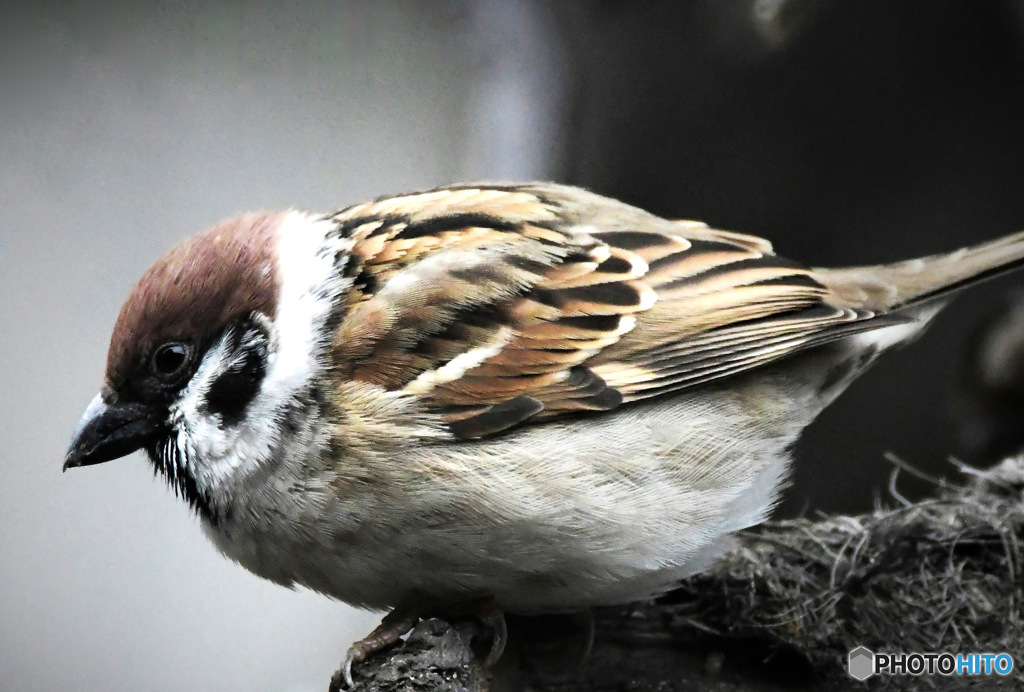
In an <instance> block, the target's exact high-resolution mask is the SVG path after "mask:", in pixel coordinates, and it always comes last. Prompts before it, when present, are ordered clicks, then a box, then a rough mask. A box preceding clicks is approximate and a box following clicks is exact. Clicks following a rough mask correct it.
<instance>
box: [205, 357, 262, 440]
mask: <svg viewBox="0 0 1024 692" xmlns="http://www.w3.org/2000/svg"><path fill="white" fill-rule="evenodd" d="M265 364H266V350H265V349H263V348H258V349H253V350H250V351H248V352H246V353H244V354H239V357H238V360H236V361H235V362H234V363H232V365H231V367H230V368H229V369H228V370H227V371H225V372H224V374H222V375H221V376H220V377H218V378H217V379H216V380H214V381H213V384H212V385H210V389H209V391H207V393H206V407H207V410H208V411H209V412H210V413H216V414H219V415H220V417H221V420H223V421H224V425H226V426H234V425H237V424H238V422H239V421H240V420H241V419H242V416H244V415H245V409H246V408H247V407H248V406H249V403H250V402H251V401H252V400H253V398H254V397H255V396H256V393H257V392H259V391H260V385H261V384H262V382H263V376H264V374H265V373H266V365H265Z"/></svg>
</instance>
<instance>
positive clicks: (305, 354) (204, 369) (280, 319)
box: [172, 211, 351, 487]
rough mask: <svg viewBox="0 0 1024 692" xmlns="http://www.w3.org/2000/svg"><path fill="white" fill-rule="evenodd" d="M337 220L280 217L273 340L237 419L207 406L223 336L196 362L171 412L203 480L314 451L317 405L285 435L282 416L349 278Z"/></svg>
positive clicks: (323, 342)
mask: <svg viewBox="0 0 1024 692" xmlns="http://www.w3.org/2000/svg"><path fill="white" fill-rule="evenodd" d="M335 227H336V226H335V224H334V223H333V222H330V221H323V220H320V219H318V218H317V217H313V216H310V215H307V214H303V213H300V212H295V211H293V212H289V213H288V215H287V216H286V217H285V218H284V220H283V221H282V222H281V227H280V230H279V236H278V237H279V240H278V248H277V256H278V266H277V270H278V276H279V277H280V285H281V293H280V296H279V298H278V304H277V309H276V313H277V314H276V317H275V319H274V322H273V323H268V324H267V325H266V327H267V329H268V331H270V348H269V353H268V356H267V367H266V374H265V376H264V378H263V381H262V383H261V385H260V389H259V391H258V392H257V394H256V396H255V397H253V399H252V401H250V402H249V405H248V407H247V408H246V412H245V415H244V416H243V417H242V420H240V421H239V422H237V423H236V424H234V425H230V426H227V425H224V422H223V420H222V419H221V417H220V416H219V415H217V414H214V413H210V412H209V411H208V410H207V406H206V403H205V402H206V397H207V394H208V392H209V389H210V387H211V385H212V384H213V383H214V382H215V381H216V380H217V378H218V377H219V376H220V375H221V374H222V373H223V372H224V370H225V368H226V367H227V366H228V360H229V359H230V357H231V354H230V353H229V352H228V346H227V344H226V343H225V342H224V340H222V341H221V343H218V344H216V345H215V346H214V347H212V348H211V349H210V351H209V352H208V353H207V354H206V356H205V357H204V358H203V362H202V363H201V364H200V367H199V369H198V370H197V372H196V374H195V375H194V376H193V378H192V381H191V382H190V383H189V385H188V387H187V389H186V390H185V391H184V392H183V394H182V396H181V397H180V399H179V401H178V404H177V406H176V410H175V411H174V412H173V413H172V423H173V424H174V426H175V428H176V429H177V430H178V431H179V438H181V439H182V440H184V442H183V444H186V445H187V446H188V448H189V449H188V451H189V455H188V456H189V459H190V460H191V461H190V464H191V466H192V468H191V471H192V473H193V476H194V477H195V478H196V480H197V482H199V483H200V485H207V487H221V486H222V483H223V481H225V480H226V479H230V478H232V477H238V474H239V471H242V472H243V473H242V475H243V476H244V475H246V473H247V472H251V471H254V470H257V469H259V468H260V467H261V466H264V465H265V464H268V463H269V462H273V461H275V460H280V459H282V458H285V457H288V456H292V455H294V454H297V453H300V452H304V453H315V450H314V449H312V446H311V440H313V439H314V438H315V437H316V435H317V428H318V420H317V415H316V414H317V412H316V411H308V412H304V415H302V416H301V417H300V424H299V429H298V430H296V431H295V432H294V433H289V439H283V435H284V434H283V432H282V428H283V426H282V425H281V420H282V418H283V416H285V415H287V414H288V412H289V410H290V409H291V408H292V407H294V406H295V405H296V402H297V401H300V400H301V399H302V398H304V397H303V395H304V394H305V393H306V392H308V391H309V389H310V384H311V382H313V381H315V379H316V378H318V377H319V376H320V373H321V371H322V368H323V367H324V359H325V351H326V348H327V347H328V346H329V344H330V337H331V335H330V334H327V333H326V330H325V329H324V322H325V321H326V320H327V319H328V318H329V317H330V314H331V311H332V308H333V307H334V305H335V303H336V300H337V298H338V296H339V295H340V294H341V292H342V291H344V290H345V289H346V288H347V287H348V285H349V284H350V281H349V280H347V279H344V278H343V277H342V276H341V275H340V273H339V272H338V268H337V267H336V263H335V257H336V255H337V254H338V253H339V252H340V251H343V250H345V249H347V248H348V246H349V245H350V244H351V243H350V241H348V240H347V239H345V238H332V237H329V234H330V232H331V231H333V230H334V229H335Z"/></svg>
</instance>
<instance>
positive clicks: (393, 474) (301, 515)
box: [209, 378, 816, 612]
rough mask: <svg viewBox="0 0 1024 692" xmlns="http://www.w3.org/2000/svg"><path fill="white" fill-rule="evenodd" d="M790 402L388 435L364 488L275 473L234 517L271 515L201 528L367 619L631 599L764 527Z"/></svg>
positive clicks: (230, 549)
mask: <svg viewBox="0 0 1024 692" xmlns="http://www.w3.org/2000/svg"><path fill="white" fill-rule="evenodd" d="M798 399H799V401H798ZM804 399H806V397H805V396H804V393H803V392H802V391H801V390H793V391H791V392H789V391H783V390H779V389H778V383H777V382H776V381H775V380H774V379H771V378H767V379H766V378H746V379H744V380H742V385H741V386H734V387H732V388H728V389H726V388H721V389H717V388H709V389H704V390H702V391H701V393H700V394H694V395H683V396H680V397H678V398H676V399H673V400H670V401H663V402H661V403H657V404H649V405H634V406H630V407H627V408H624V409H622V410H621V411H620V412H619V413H617V414H616V415H613V416H597V417H594V418H592V419H584V420H580V421H574V422H572V423H571V424H568V423H567V424H559V423H554V424H547V425H544V426H536V427H531V428H526V429H524V430H523V431H521V432H519V433H516V434H513V435H509V436H506V437H502V438H498V439H496V440H492V441H481V442H473V443H466V442H463V443H456V444H445V445H444V446H437V445H432V444H420V445H416V446H412V447H408V448H402V447H401V446H400V445H399V443H398V442H397V441H396V445H395V446H394V447H393V448H392V449H391V450H390V451H389V453H387V454H382V455H380V456H379V457H373V456H371V457H366V458H364V459H362V460H361V461H360V462H359V464H358V467H359V472H360V473H359V475H360V476H361V477H363V478H366V477H369V478H373V479H374V481H373V483H371V484H367V483H365V482H347V481H346V479H345V478H344V473H339V472H337V470H338V469H344V468H345V467H346V465H348V464H351V463H352V461H351V460H334V461H325V462H317V461H310V460H307V461H306V462H305V463H304V464H285V465H281V467H280V468H279V470H278V471H277V472H276V473H275V475H274V477H272V478H267V479H264V480H263V481H262V482H261V483H262V485H261V491H260V492H250V493H248V494H247V495H246V502H245V505H246V506H245V507H242V508H241V509H242V510H243V512H242V516H245V517H250V518H251V517H261V516H264V515H266V513H267V509H268V508H267V507H260V503H263V502H266V503H268V504H269V505H272V507H273V516H272V517H270V518H268V520H267V521H265V522H254V521H251V520H250V519H246V520H245V521H239V522H234V523H231V524H227V525H223V526H221V527H219V528H217V529H213V528H211V529H210V531H209V533H210V536H211V538H212V539H213V541H214V542H215V543H216V544H217V545H218V547H219V548H220V549H221V550H223V551H224V553H225V554H226V555H228V556H229V557H231V558H233V559H235V560H237V561H239V562H240V563H242V564H243V565H244V566H246V567H247V568H249V569H250V570H252V571H253V572H255V573H256V574H259V575H261V576H263V577H266V578H268V579H271V580H273V581H276V582H279V583H283V584H289V585H290V584H301V585H304V586H307V587H309V588H311V589H314V590H317V591H321V592H323V593H326V594H328V595H331V596H334V597H336V598H339V599H341V600H344V601H347V602H349V603H353V604H355V605H362V606H367V607H372V608H385V607H390V606H394V605H396V604H397V603H399V602H401V601H402V600H404V599H406V598H410V597H415V594H418V593H425V594H429V595H431V596H433V597H434V598H444V599H453V600H457V599H460V598H468V597H473V596H479V595H484V594H486V595H492V596H493V597H494V598H495V599H496V601H497V602H498V604H499V605H500V606H501V607H503V608H504V609H507V610H510V611H513V612H536V611H551V610H572V609H577V608H582V607H588V606H593V605H601V604H612V603H621V602H628V601H633V600H637V599H641V598H644V597H646V596H650V595H653V594H655V593H658V592H661V591H663V590H665V589H666V588H670V587H671V585H672V583H673V582H674V581H676V580H677V579H679V578H681V577H683V576H686V575H688V574H690V573H693V572H695V571H700V570H701V569H704V568H705V567H706V566H707V565H708V564H710V562H711V561H712V560H713V558H714V557H717V555H718V554H719V553H720V552H721V551H722V550H724V549H725V548H727V546H728V541H729V538H728V535H729V534H730V533H731V532H733V531H736V530H738V529H740V528H744V527H746V526H750V525H752V524H756V523H758V522H760V521H763V520H764V518H765V517H766V515H767V513H768V511H769V510H770V508H771V506H772V505H773V503H774V502H775V500H776V497H777V494H778V490H779V487H780V484H781V483H782V481H783V479H784V477H785V474H786V467H787V464H788V454H787V451H786V450H787V447H788V446H789V445H790V444H791V443H792V442H793V441H794V440H795V438H796V436H797V435H798V434H799V431H800V430H801V429H802V428H803V426H804V425H806V423H807V422H809V418H810V417H813V415H814V413H816V411H815V410H813V407H812V406H810V405H808V402H807V401H805V400H804ZM794 412H795V413H794ZM321 464H326V466H325V467H324V468H323V469H322V471H320V472H317V473H312V474H311V473H309V472H308V469H309V468H310V467H317V466H320V465H321ZM311 478H314V479H316V481H315V482H311V480H310V479H311ZM285 488H288V489H291V490H290V493H285V494H284V495H282V492H281V491H283V489H285ZM296 488H298V491H296V490H295V489H296ZM274 489H276V490H274ZM297 493H298V494H301V501H298V500H299V499H300V498H299V497H298V494H297ZM282 497H285V498H286V499H287V498H288V497H290V498H292V499H293V500H296V501H295V502H293V503H291V504H290V506H288V505H284V504H282V503H283V500H282ZM237 514H238V512H236V515H237ZM285 518H287V521H284V519H285Z"/></svg>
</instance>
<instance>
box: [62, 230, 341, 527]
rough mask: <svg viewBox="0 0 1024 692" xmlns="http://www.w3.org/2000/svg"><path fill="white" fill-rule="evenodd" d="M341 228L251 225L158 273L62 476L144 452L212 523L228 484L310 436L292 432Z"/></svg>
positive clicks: (192, 247)
mask: <svg viewBox="0 0 1024 692" xmlns="http://www.w3.org/2000/svg"><path fill="white" fill-rule="evenodd" d="M336 228H337V226H336V224H334V223H333V222H331V221H329V220H325V219H323V218H321V217H315V216H312V215H308V214H304V213H300V212H295V211H289V212H281V213H272V214H267V213H256V214H245V215H242V216H239V217H236V218H233V219H231V220H229V221H226V222H224V223H222V224H220V225H219V226H216V227H214V228H212V229H210V230H207V231H205V232H203V233H200V234H198V235H196V236H194V237H192V238H191V239H189V240H188V241H186V242H184V243H182V244H181V245H179V246H177V247H175V248H174V249H172V250H171V251H170V252H168V253H167V254H166V255H164V256H163V257H162V258H161V259H159V260H158V261H157V262H156V263H155V264H154V265H153V266H152V267H150V269H149V270H148V271H147V272H146V273H145V274H144V275H143V276H142V278H141V279H139V281H138V283H137V284H136V285H135V287H134V289H133V290H132V292H131V294H130V296H129V297H128V300H127V301H126V302H125V304H124V306H123V307H122V308H121V312H120V315H119V316H118V318H117V322H116V324H115V326H114V331H113V335H112V337H111V340H110V348H109V351H108V354H107V365H106V374H105V382H104V387H103V389H102V391H101V392H100V393H99V394H97V395H96V397H95V398H94V399H93V401H92V403H91V404H89V407H88V408H87V409H86V412H85V414H84V415H83V416H82V419H81V421H80V422H79V424H78V427H77V428H76V430H75V432H74V435H73V439H72V442H71V445H70V448H69V450H68V453H67V456H66V458H65V461H64V468H65V469H67V468H70V467H77V466H88V465H91V464H98V463H101V462H105V461H110V460H112V459H117V458H119V457H123V456H126V455H128V454H130V453H132V452H134V451H136V450H139V449H144V450H146V451H147V452H148V454H149V456H150V458H151V459H152V461H153V463H154V464H155V465H156V467H157V469H158V470H159V471H161V472H162V473H163V474H164V475H165V477H166V478H167V479H168V481H169V482H170V483H171V484H172V485H173V486H174V487H175V489H176V490H177V491H179V492H181V493H182V494H184V496H185V497H186V498H187V499H188V500H189V502H190V503H191V504H192V505H193V507H195V508H196V509H197V510H198V511H200V512H201V513H204V514H207V515H208V516H209V515H211V514H213V513H215V511H216V506H215V505H216V500H217V494H218V487H219V486H220V485H222V484H223V483H224V482H225V481H226V479H227V478H229V477H230V476H232V475H234V474H237V472H238V471H239V470H241V471H243V472H248V471H251V470H253V469H256V468H258V467H259V466H260V465H261V464H266V463H267V462H268V461H270V460H271V459H272V458H273V457H274V450H275V449H276V448H277V447H279V446H280V445H281V444H283V443H285V442H287V440H285V439H284V438H285V437H287V436H288V435H298V434H302V430H301V428H303V425H301V424H296V423H295V422H294V421H291V420H289V419H291V418H299V417H301V411H300V409H302V408H304V407H308V406H309V405H310V402H311V401H314V400H315V399H316V397H315V396H314V392H313V391H312V390H313V389H315V387H316V381H317V377H318V374H319V371H320V370H321V369H322V367H323V361H324V353H323V352H324V350H325V349H326V346H327V344H326V343H325V342H329V335H327V334H325V323H326V322H327V321H328V320H329V318H330V315H331V313H332V312H333V311H335V310H336V309H337V302H338V300H337V299H338V296H339V295H340V291H341V286H340V285H339V280H340V278H341V276H342V272H339V271H337V270H338V264H339V263H343V262H344V261H345V251H344V239H342V238H334V237H332V233H333V232H334V231H335V230H336ZM307 418H308V417H307Z"/></svg>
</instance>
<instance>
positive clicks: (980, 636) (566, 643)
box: [357, 458, 1024, 692]
mask: <svg viewBox="0 0 1024 692" xmlns="http://www.w3.org/2000/svg"><path fill="white" fill-rule="evenodd" d="M963 470H964V471H965V472H967V473H968V474H969V476H970V478H971V480H970V482H968V483H966V484H964V485H956V486H954V485H951V484H948V483H945V482H937V483H938V493H937V497H935V498H933V499H928V500H924V501H921V502H917V503H910V502H906V501H904V500H902V499H901V498H900V496H899V494H898V493H896V492H895V489H893V493H892V494H893V496H894V497H895V498H896V500H897V501H898V502H899V504H900V506H898V507H896V508H893V509H881V508H879V509H876V510H875V511H874V512H872V513H870V514H865V515H860V516H839V517H824V518H819V519H816V520H815V519H794V520H788V521H777V522H771V523H768V524H765V525H763V526H761V527H759V528H757V529H754V530H751V531H747V532H744V533H741V534H740V535H738V536H737V543H736V547H735V549H734V550H733V551H732V552H730V553H729V554H728V555H727V556H726V557H725V558H723V559H722V560H721V561H720V562H718V563H717V564H716V565H715V566H714V567H712V569H711V570H710V571H708V572H705V573H703V574H700V575H697V576H694V577H692V578H690V579H688V580H686V581H684V582H683V583H681V584H680V585H679V588H678V589H676V590H675V591H673V592H672V593H670V594H668V595H667V596H665V597H663V598H661V599H658V600H657V601H654V602H649V603H641V604H634V605H632V606H628V607H625V608H606V609H601V610H599V611H597V613H596V614H595V620H594V622H595V623H596V643H595V644H594V646H593V648H592V649H590V647H589V643H587V641H586V640H587V636H586V634H585V633H584V635H583V637H582V640H583V641H584V645H583V646H582V647H581V646H580V640H581V637H580V628H579V627H572V626H569V627H565V626H564V625H565V623H564V622H563V623H562V625H563V626H562V627H557V626H554V625H553V623H552V619H551V618H546V619H544V618H541V619H527V620H522V621H513V622H512V623H511V624H512V625H513V628H512V631H513V633H514V639H515V640H517V641H514V642H513V644H514V647H513V648H514V653H515V657H514V660H513V662H512V663H506V664H504V665H503V666H502V668H504V670H503V671H501V670H499V671H496V675H495V677H494V680H490V676H489V675H488V674H487V673H486V672H483V671H481V670H480V669H479V663H478V661H479V659H475V660H474V659H473V653H472V650H471V648H470V642H471V641H472V640H474V639H477V640H479V639H481V638H482V639H483V640H484V641H486V638H487V636H488V633H486V632H483V631H481V630H480V629H479V627H477V626H475V625H473V624H472V623H458V624H456V625H455V626H450V625H448V624H447V623H445V622H443V621H437V620H433V621H429V622H426V623H421V625H420V626H419V627H418V628H417V630H416V631H414V633H413V635H411V636H410V638H409V642H407V643H406V644H404V645H401V646H399V647H396V648H395V649H393V650H392V651H391V652H386V653H384V654H382V655H380V656H378V657H374V659H375V660H373V661H370V662H367V664H365V666H361V667H360V668H361V670H360V668H357V672H359V673H361V674H360V675H357V680H360V678H361V679H362V682H359V683H357V687H360V688H363V689H385V690H388V691H389V692H391V691H393V690H400V689H414V690H424V689H458V690H481V691H482V690H487V689H494V688H505V689H508V688H510V687H512V688H523V687H525V688H527V689H548V690H551V689H558V690H560V691H561V692H570V691H575V690H596V689H630V690H636V691H640V690H659V691H660V692H669V691H672V690H678V691H680V692H682V691H688V690H716V691H722V692H725V691H728V692H740V691H745V690H755V689H756V690H777V689H778V690H781V689H785V690H790V691H793V690H826V689H850V687H851V685H852V684H854V683H853V680H851V679H850V678H849V677H848V676H847V672H846V661H847V655H848V653H849V652H850V651H851V650H852V649H854V648H856V647H857V646H866V647H867V648H869V649H871V650H873V651H879V652H907V653H909V652H914V651H921V652H951V653H967V652H985V653H998V652H1008V653H1010V654H1011V655H1013V656H1014V659H1015V667H1014V671H1013V673H1012V674H1011V675H1010V676H1009V677H1007V678H999V677H998V676H983V677H974V678H970V677H961V678H955V677H954V678H944V677H942V676H939V675H935V676H923V677H912V676H908V677H902V678H901V677H893V678H873V679H872V680H871V681H870V682H871V685H870V686H869V687H871V688H874V687H877V686H879V683H882V684H886V683H887V685H888V686H889V687H894V688H897V689H919V688H922V687H931V688H933V689H965V688H976V689H996V688H999V689H1024V575H1022V568H1024V553H1022V545H1024V458H1022V459H1016V460H1010V461H1007V462H1004V463H1003V464H1002V465H1000V466H998V467H996V468H994V469H992V470H990V471H986V472H978V471H975V470H973V469H966V468H965V469H963ZM894 488H895V484H894ZM570 624H571V623H570ZM449 629H450V630H451V631H449ZM584 629H585V628H584ZM455 634H458V636H457V637H455ZM445 637H447V638H445ZM449 640H451V641H449ZM432 641H436V642H437V643H436V644H432V643H431V642H432ZM453 642H456V643H458V646H454V645H453ZM453 646H454V648H455V649H459V651H460V652H461V653H459V655H457V656H454V655H453V654H452V650H453V649H452V647H453ZM460 647H461V648H460ZM581 650H589V651H590V653H589V655H586V656H584V657H583V658H582V659H581V654H580V652H581ZM442 654H443V656H442ZM453 656H454V657H453ZM439 657H440V658H439ZM507 658H509V657H506V659H507ZM449 659H450V660H449ZM773 660H775V661H776V665H775V666H774V668H773V666H772V661H773ZM779 660H782V661H783V664H782V665H781V666H780V665H777V662H778V661H779ZM581 661H582V662H581ZM453 662H456V663H457V665H453ZM552 662H554V664H556V665H554V666H553V665H552ZM396 665H397V666H398V667H399V669H395V670H392V669H393V668H395V666H396ZM559 667H560V668H561V670H558V668H559ZM510 669H511V670H510ZM396 671H397V672H396ZM430 671H434V672H435V673H437V674H439V675H438V676H437V677H432V676H433V675H434V674H433V673H430ZM552 671H554V672H553V673H552ZM401 673H405V674H406V675H405V676H403V675H402V674H401ZM409 673H414V674H412V675H409ZM432 683H433V684H432ZM857 687H858V688H860V687H862V685H860V684H857Z"/></svg>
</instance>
